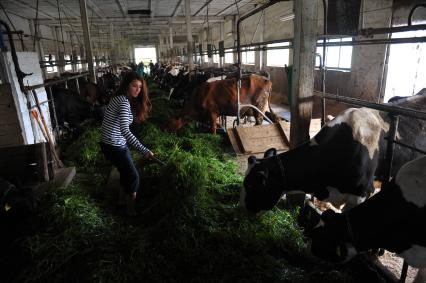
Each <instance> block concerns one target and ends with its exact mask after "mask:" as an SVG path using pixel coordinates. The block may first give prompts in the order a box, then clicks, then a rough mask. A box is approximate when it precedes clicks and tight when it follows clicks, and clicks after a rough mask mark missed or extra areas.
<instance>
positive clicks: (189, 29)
mask: <svg viewBox="0 0 426 283" xmlns="http://www.w3.org/2000/svg"><path fill="white" fill-rule="evenodd" d="M185 18H186V41H187V47H186V49H187V50H188V71H192V70H194V57H193V54H194V50H192V25H191V0H185Z"/></svg>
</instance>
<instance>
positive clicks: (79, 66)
mask: <svg viewBox="0 0 426 283" xmlns="http://www.w3.org/2000/svg"><path fill="white" fill-rule="evenodd" d="M80 60H81V56H80V55H78V56H77V62H78V63H77V70H80V69H81V62H80Z"/></svg>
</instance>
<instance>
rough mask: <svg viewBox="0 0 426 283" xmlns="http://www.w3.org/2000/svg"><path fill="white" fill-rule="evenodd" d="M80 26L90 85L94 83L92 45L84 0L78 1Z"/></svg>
mask: <svg viewBox="0 0 426 283" xmlns="http://www.w3.org/2000/svg"><path fill="white" fill-rule="evenodd" d="M80 14H81V24H82V26H83V36H84V46H85V48H86V60H87V64H88V69H89V78H90V81H91V82H92V83H96V76H95V69H94V67H93V55H92V45H91V42H90V29H89V21H88V19H87V5H86V0H80Z"/></svg>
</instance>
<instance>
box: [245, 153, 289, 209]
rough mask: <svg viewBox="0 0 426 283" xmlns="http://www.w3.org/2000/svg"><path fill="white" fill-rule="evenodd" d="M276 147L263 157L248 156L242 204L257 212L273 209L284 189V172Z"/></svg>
mask: <svg viewBox="0 0 426 283" xmlns="http://www.w3.org/2000/svg"><path fill="white" fill-rule="evenodd" d="M280 158H281V157H280V155H277V151H276V149H269V150H267V151H266V152H265V154H264V158H263V159H257V158H256V157H255V156H250V157H249V158H248V169H247V171H246V177H245V178H244V187H243V189H242V190H241V195H240V205H241V206H243V207H245V208H246V209H247V210H249V211H251V212H254V213H257V212H259V211H262V210H270V209H272V208H273V207H274V206H275V205H276V204H277V203H278V201H279V200H280V198H281V195H282V193H283V191H284V184H283V181H284V180H283V175H282V174H283V172H281V169H282V168H280V167H282V166H279V165H278V164H279V163H280V162H281V160H280Z"/></svg>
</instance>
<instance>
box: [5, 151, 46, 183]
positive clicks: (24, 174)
mask: <svg viewBox="0 0 426 283" xmlns="http://www.w3.org/2000/svg"><path fill="white" fill-rule="evenodd" d="M42 147H45V143H37V144H31V145H25V146H12V147H3V148H0V175H1V176H4V177H12V176H16V177H18V178H20V179H21V180H22V181H23V182H34V181H44V180H45V179H46V176H50V175H52V174H49V170H53V169H52V168H51V166H52V165H51V164H52V163H51V162H49V161H50V160H51V155H50V150H49V149H46V150H45V151H46V152H45V155H46V157H43V156H40V155H41V154H43V151H44V150H43V149H42ZM44 158H45V159H46V164H47V165H46V166H45V165H44V164H40V163H44V162H45V161H43V159H44ZM49 164H50V167H49ZM46 171H47V172H46ZM47 179H49V177H47Z"/></svg>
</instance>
